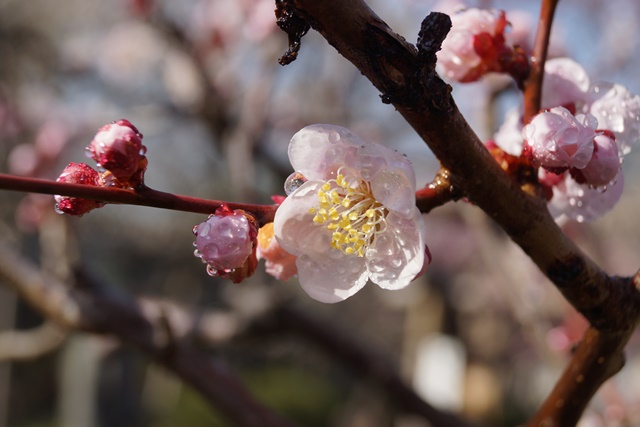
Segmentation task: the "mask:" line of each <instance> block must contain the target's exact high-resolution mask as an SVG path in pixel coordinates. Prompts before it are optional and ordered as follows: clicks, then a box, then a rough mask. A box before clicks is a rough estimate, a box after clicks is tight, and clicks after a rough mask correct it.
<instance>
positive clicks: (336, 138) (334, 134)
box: [329, 131, 340, 144]
mask: <svg viewBox="0 0 640 427" xmlns="http://www.w3.org/2000/svg"><path fill="white" fill-rule="evenodd" d="M338 141H340V134H339V133H338V132H335V131H334V132H331V133H330V134H329V142H330V143H332V144H335V143H336V142H338Z"/></svg>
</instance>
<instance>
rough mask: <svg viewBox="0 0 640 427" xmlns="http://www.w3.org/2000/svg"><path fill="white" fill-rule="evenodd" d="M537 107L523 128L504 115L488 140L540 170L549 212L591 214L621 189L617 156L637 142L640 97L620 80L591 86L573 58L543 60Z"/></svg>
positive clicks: (516, 116) (584, 217)
mask: <svg viewBox="0 0 640 427" xmlns="http://www.w3.org/2000/svg"><path fill="white" fill-rule="evenodd" d="M542 107H543V108H544V110H543V111H542V112H541V113H539V114H538V115H536V116H535V117H533V118H532V119H531V121H530V122H529V123H528V124H527V125H525V126H523V123H522V117H521V115H520V113H518V111H516V110H514V111H512V112H510V113H509V114H508V116H507V120H505V122H504V124H503V125H502V127H501V128H500V130H499V131H498V133H496V135H495V136H494V141H495V143H496V144H497V145H498V146H499V147H500V148H501V149H503V150H504V151H506V152H507V153H509V154H511V155H515V156H520V154H522V157H523V158H525V159H528V160H529V161H530V163H531V164H532V165H533V166H535V167H540V169H539V171H538V179H539V182H540V184H542V186H543V191H542V193H543V194H545V195H546V196H547V199H548V200H549V209H550V211H551V212H552V214H553V215H554V216H556V217H561V216H567V217H569V218H573V219H575V220H577V221H580V222H582V221H590V220H593V219H596V218H598V217H599V216H601V215H602V214H604V213H605V212H607V211H608V210H610V209H611V208H613V206H614V205H615V204H616V203H617V202H618V200H619V198H620V196H621V194H622V188H623V181H624V180H623V176H622V169H621V164H622V160H623V158H624V156H625V155H626V154H628V153H629V152H630V151H631V149H632V147H633V146H634V145H636V144H637V143H638V141H640V96H638V95H634V94H632V93H631V92H629V91H628V90H627V89H626V88H625V87H623V86H621V85H619V84H610V83H598V84H592V83H591V81H590V79H589V76H588V74H587V73H586V71H585V70H584V69H583V68H582V67H581V66H580V65H579V64H578V63H576V62H575V61H573V60H572V59H569V58H555V59H551V60H549V61H547V62H546V64H545V76H544V85H543V88H542ZM494 157H495V156H494Z"/></svg>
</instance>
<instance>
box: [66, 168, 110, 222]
mask: <svg viewBox="0 0 640 427" xmlns="http://www.w3.org/2000/svg"><path fill="white" fill-rule="evenodd" d="M56 181H58V182H66V183H68V184H82V185H90V186H93V187H99V186H101V182H100V174H99V173H98V171H96V170H95V169H93V168H92V167H91V166H88V165H86V164H84V163H73V162H71V163H69V164H68V165H67V167H65V168H64V170H63V171H62V173H61V174H60V176H59V177H58V179H57V180H56ZM54 199H55V201H56V212H58V213H61V214H69V215H74V216H82V215H84V214H86V213H87V212H89V211H91V210H93V209H97V208H101V207H103V206H104V203H102V202H98V201H96V200H89V199H82V198H80V197H67V196H54Z"/></svg>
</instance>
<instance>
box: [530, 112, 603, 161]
mask: <svg viewBox="0 0 640 427" xmlns="http://www.w3.org/2000/svg"><path fill="white" fill-rule="evenodd" d="M597 126H598V121H597V120H596V118H595V117H593V116H592V115H590V114H579V115H577V116H575V117H574V116H573V114H571V113H570V112H569V110H567V109H566V108H564V107H555V108H552V109H550V110H549V111H545V112H543V113H540V114H538V115H537V116H535V117H534V118H533V119H532V120H531V122H530V123H529V124H528V125H526V126H525V127H524V128H522V135H523V137H524V139H525V140H526V143H527V145H528V147H529V149H530V152H531V155H532V159H533V162H534V164H536V165H538V166H542V167H544V168H546V169H553V168H578V169H582V168H584V167H585V166H586V165H587V163H589V160H591V157H592V155H593V139H594V137H595V136H596V134H595V130H596V127H597Z"/></svg>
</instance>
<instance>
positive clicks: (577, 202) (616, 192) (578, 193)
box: [549, 173, 624, 222]
mask: <svg viewBox="0 0 640 427" xmlns="http://www.w3.org/2000/svg"><path fill="white" fill-rule="evenodd" d="M623 188H624V175H623V174H622V173H619V174H618V176H617V178H616V181H615V182H614V183H613V184H611V185H609V186H608V187H606V188H604V189H603V188H589V186H588V185H582V184H578V183H577V182H576V181H575V180H573V178H571V176H570V175H569V174H566V175H565V179H564V182H561V183H559V184H558V185H557V186H555V187H554V188H553V197H552V198H551V200H550V201H549V212H550V213H551V215H552V216H553V217H555V218H559V217H560V216H562V214H565V215H567V216H568V217H570V218H573V219H575V220H576V221H578V222H584V221H587V222H589V221H593V220H595V219H596V218H599V217H601V216H602V215H604V214H605V213H607V212H608V211H610V210H611V209H613V207H614V206H615V204H616V203H618V200H620V196H622V190H623Z"/></svg>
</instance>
